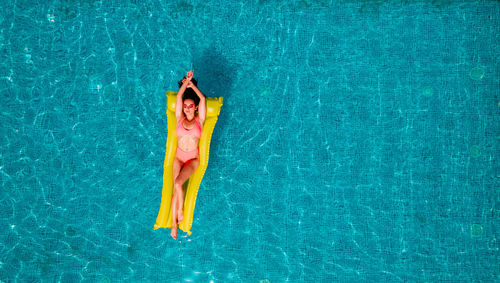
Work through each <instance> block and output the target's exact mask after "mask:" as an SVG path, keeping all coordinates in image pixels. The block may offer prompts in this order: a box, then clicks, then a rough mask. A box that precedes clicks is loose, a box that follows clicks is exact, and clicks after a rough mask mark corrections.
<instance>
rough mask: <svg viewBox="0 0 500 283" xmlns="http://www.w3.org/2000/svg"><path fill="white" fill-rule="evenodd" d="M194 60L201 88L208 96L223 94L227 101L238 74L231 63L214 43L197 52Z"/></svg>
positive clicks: (195, 73) (195, 71) (195, 72)
mask: <svg viewBox="0 0 500 283" xmlns="http://www.w3.org/2000/svg"><path fill="white" fill-rule="evenodd" d="M192 62H193V69H194V76H195V78H196V79H197V80H198V87H199V88H200V90H201V91H202V92H203V93H204V94H205V95H206V96H209V97H219V96H223V97H224V100H225V101H227V99H229V98H230V96H231V89H232V87H233V80H234V76H235V74H236V71H235V68H234V67H233V66H232V65H231V63H230V62H229V61H228V60H227V59H226V58H225V57H224V56H223V55H222V53H221V52H219V51H218V50H217V49H216V48H215V46H213V45H212V46H210V47H209V48H207V49H205V51H203V52H202V53H200V54H195V55H194V58H193V61H192Z"/></svg>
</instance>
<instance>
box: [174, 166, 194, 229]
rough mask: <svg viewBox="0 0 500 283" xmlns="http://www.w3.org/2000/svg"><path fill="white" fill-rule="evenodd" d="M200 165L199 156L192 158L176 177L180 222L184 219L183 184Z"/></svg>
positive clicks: (178, 217) (175, 185)
mask: <svg viewBox="0 0 500 283" xmlns="http://www.w3.org/2000/svg"><path fill="white" fill-rule="evenodd" d="M198 165H200V160H199V159H198V158H196V159H192V160H191V161H189V163H188V164H186V165H184V166H183V167H182V168H181V171H180V172H179V175H178V176H177V178H175V179H174V180H175V181H174V190H175V193H176V194H177V196H178V198H177V201H178V203H177V205H176V208H177V219H178V222H181V221H182V220H184V189H183V188H182V185H183V184H184V183H185V182H186V181H187V179H189V177H191V175H193V173H194V171H196V168H198ZM172 201H173V200H172Z"/></svg>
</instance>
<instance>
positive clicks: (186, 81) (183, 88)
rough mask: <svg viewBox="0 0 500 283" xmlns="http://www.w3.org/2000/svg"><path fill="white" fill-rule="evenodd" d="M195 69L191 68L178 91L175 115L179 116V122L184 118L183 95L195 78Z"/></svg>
mask: <svg viewBox="0 0 500 283" xmlns="http://www.w3.org/2000/svg"><path fill="white" fill-rule="evenodd" d="M193 75H194V71H193V70H191V71H189V72H188V73H187V75H186V78H185V79H183V80H182V86H181V88H180V89H179V91H178V92H177V100H176V102H175V117H176V118H177V122H179V120H180V119H181V118H182V115H183V113H184V112H183V111H182V95H183V94H184V92H185V91H186V88H187V86H188V84H189V83H190V82H191V79H192V78H193Z"/></svg>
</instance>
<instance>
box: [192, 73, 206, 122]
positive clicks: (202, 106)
mask: <svg viewBox="0 0 500 283" xmlns="http://www.w3.org/2000/svg"><path fill="white" fill-rule="evenodd" d="M188 87H190V88H192V89H193V90H194V92H196V95H198V97H199V98H200V103H199V104H198V119H199V120H200V124H202V125H203V123H205V119H206V118H207V104H206V103H205V95H203V93H201V91H200V90H199V89H198V87H197V86H196V85H195V84H193V82H189V85H188Z"/></svg>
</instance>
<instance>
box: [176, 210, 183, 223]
mask: <svg viewBox="0 0 500 283" xmlns="http://www.w3.org/2000/svg"><path fill="white" fill-rule="evenodd" d="M182 220H184V209H179V210H178V211H177V223H181V222H182Z"/></svg>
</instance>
